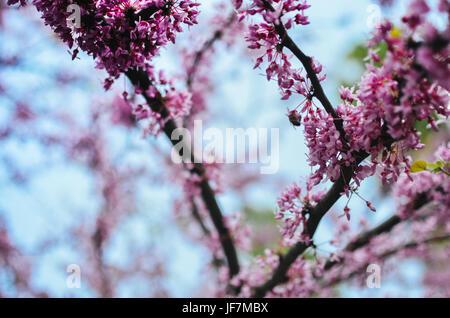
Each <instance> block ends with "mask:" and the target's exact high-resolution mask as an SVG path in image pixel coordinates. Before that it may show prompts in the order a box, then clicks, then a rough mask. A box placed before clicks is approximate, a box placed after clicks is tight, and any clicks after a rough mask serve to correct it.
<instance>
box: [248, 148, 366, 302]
mask: <svg viewBox="0 0 450 318" xmlns="http://www.w3.org/2000/svg"><path fill="white" fill-rule="evenodd" d="M366 156H367V154H365V153H363V154H361V155H360V157H359V158H358V159H357V164H359V163H361V162H362V160H364V159H365V158H366ZM353 173H354V170H353V168H351V167H344V168H343V169H342V176H341V177H340V178H339V179H338V180H337V181H336V182H335V183H334V184H333V186H332V187H331V189H330V190H328V192H327V193H326V195H325V196H324V197H323V199H322V200H320V202H319V203H317V205H316V206H314V207H313V208H312V209H311V211H310V216H309V219H308V220H307V222H306V233H307V234H308V236H309V238H310V239H311V240H312V239H313V237H314V234H315V232H316V229H317V226H318V225H319V223H320V221H321V220H322V218H323V216H324V215H325V214H326V213H327V212H328V210H329V209H330V208H331V207H332V206H333V205H334V204H335V203H336V202H337V200H339V198H340V197H341V196H342V194H343V192H344V190H345V187H346V186H347V185H348V183H349V182H350V180H351V178H352V177H353ZM311 243H312V241H311V242H310V243H303V242H298V243H297V244H295V245H294V246H293V247H292V248H291V249H290V250H289V251H288V253H287V254H285V255H283V256H282V257H281V259H280V263H279V265H278V267H277V268H276V269H275V271H274V272H273V274H272V277H271V278H270V279H269V280H268V281H266V282H265V283H264V284H263V285H261V286H259V287H256V288H255V290H254V293H253V296H254V297H264V296H265V295H266V293H267V292H268V291H270V290H272V289H273V288H274V287H275V286H277V285H278V284H282V283H284V282H286V281H287V276H286V273H287V271H288V270H289V267H290V266H291V265H292V263H294V261H295V260H296V259H297V257H298V256H300V255H301V254H303V252H304V251H305V250H306V249H307V248H308V247H310V246H311Z"/></svg>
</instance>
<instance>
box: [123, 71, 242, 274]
mask: <svg viewBox="0 0 450 318" xmlns="http://www.w3.org/2000/svg"><path fill="white" fill-rule="evenodd" d="M126 76H127V77H128V78H129V79H130V81H131V83H132V84H133V85H134V86H135V87H139V88H141V89H142V90H143V93H142V96H143V97H144V98H145V100H146V101H147V103H148V105H149V106H150V108H151V109H152V111H154V112H156V113H159V114H160V115H161V118H162V120H163V121H164V122H165V124H164V126H163V127H162V130H163V131H164V133H165V135H166V136H167V137H168V138H169V140H170V141H171V143H172V144H173V145H175V144H176V143H177V142H176V141H175V140H172V138H171V137H172V132H173V131H174V130H175V129H177V128H178V127H177V125H176V123H175V121H174V120H173V119H171V118H170V113H169V111H168V109H167V107H166V105H165V103H164V100H163V98H162V97H161V96H160V95H158V96H156V97H155V98H151V97H149V96H148V95H147V93H146V91H147V90H148V88H149V87H150V85H151V82H150V80H149V78H148V76H147V74H146V72H145V71H143V70H129V71H127V72H126ZM191 153H192V152H191ZM192 156H193V154H192ZM192 159H195V158H192ZM192 162H196V161H195V160H192ZM190 171H191V173H195V174H197V175H198V176H200V177H201V182H200V189H201V197H202V199H203V202H204V203H205V206H206V208H207V209H208V212H209V215H210V217H211V219H212V221H213V223H214V226H215V227H216V230H217V232H218V234H219V238H220V243H221V245H222V249H223V251H224V254H225V257H226V259H227V262H228V268H229V275H230V277H233V276H234V275H236V274H237V273H239V261H238V258H237V253H236V248H235V246H234V243H233V240H232V238H231V235H230V232H229V230H228V228H227V227H226V226H225V223H224V220H223V215H222V212H221V210H220V207H219V205H218V203H217V201H216V197H215V193H214V191H213V190H212V188H211V186H210V185H209V182H208V179H207V178H206V176H205V169H204V167H203V165H202V164H201V163H195V164H194V167H193V168H192V169H191V170H190Z"/></svg>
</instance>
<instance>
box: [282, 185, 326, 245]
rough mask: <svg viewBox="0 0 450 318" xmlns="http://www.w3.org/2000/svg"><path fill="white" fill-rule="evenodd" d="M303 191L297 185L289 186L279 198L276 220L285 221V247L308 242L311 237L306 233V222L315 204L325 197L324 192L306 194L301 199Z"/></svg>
mask: <svg viewBox="0 0 450 318" xmlns="http://www.w3.org/2000/svg"><path fill="white" fill-rule="evenodd" d="M301 193H302V189H301V188H300V186H299V185H298V184H297V183H293V184H291V185H290V186H288V187H287V188H286V189H285V190H284V191H283V192H282V193H281V194H280V196H279V197H278V200H277V203H278V208H279V212H277V214H276V216H275V218H276V219H277V220H282V221H283V228H282V231H281V232H282V237H283V242H282V243H283V245H287V246H289V245H292V244H294V243H296V242H298V241H299V240H300V241H303V242H308V241H309V240H310V237H309V236H308V234H307V233H306V231H305V229H306V221H307V217H308V213H309V209H311V208H312V207H313V206H314V204H316V203H317V202H319V201H320V200H321V199H322V197H323V196H324V195H325V192H324V191H316V192H312V193H306V195H305V196H304V197H301Z"/></svg>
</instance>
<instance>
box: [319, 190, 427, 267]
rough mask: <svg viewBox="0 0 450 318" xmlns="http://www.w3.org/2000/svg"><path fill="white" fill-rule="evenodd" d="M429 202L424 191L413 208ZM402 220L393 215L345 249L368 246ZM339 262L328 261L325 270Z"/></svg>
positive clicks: (419, 207)
mask: <svg viewBox="0 0 450 318" xmlns="http://www.w3.org/2000/svg"><path fill="white" fill-rule="evenodd" d="M429 203H430V199H429V198H428V196H427V194H426V193H422V194H420V195H419V196H418V197H417V199H416V200H415V202H414V206H413V210H414V211H417V210H419V209H421V208H423V207H424V206H426V205H428V204H429ZM400 222H402V218H400V217H399V216H398V215H393V216H391V217H390V218H389V219H387V220H386V221H384V222H383V223H381V224H380V225H378V226H376V227H374V228H373V229H370V230H368V231H366V232H363V233H362V234H360V235H359V236H358V237H357V238H356V239H355V240H353V241H352V242H350V243H349V244H348V245H347V246H346V247H345V248H344V251H347V252H353V251H356V250H357V249H359V248H361V247H364V246H366V245H367V244H368V243H370V241H371V240H372V239H373V238H374V237H376V236H378V235H380V234H383V233H388V232H390V231H391V230H392V229H393V228H394V227H395V226H396V225H397V224H399V223H400ZM337 264H339V261H328V262H327V263H326V264H325V267H324V268H325V270H329V269H330V268H332V267H333V266H335V265H337Z"/></svg>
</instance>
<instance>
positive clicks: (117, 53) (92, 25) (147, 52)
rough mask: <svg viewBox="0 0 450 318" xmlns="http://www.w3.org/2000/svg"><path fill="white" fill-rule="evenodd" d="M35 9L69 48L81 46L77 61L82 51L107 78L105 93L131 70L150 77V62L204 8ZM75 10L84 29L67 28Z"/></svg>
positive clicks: (150, 2) (110, 4)
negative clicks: (122, 75)
mask: <svg viewBox="0 0 450 318" xmlns="http://www.w3.org/2000/svg"><path fill="white" fill-rule="evenodd" d="M13 2H14V1H13ZM33 4H34V5H35V6H36V8H37V9H38V11H39V12H41V14H42V18H43V19H44V20H45V22H46V24H48V25H49V26H50V27H51V28H52V29H53V30H54V31H55V32H56V33H57V34H58V36H59V37H60V38H61V39H62V40H63V41H64V42H65V43H66V44H67V45H68V46H69V48H71V49H72V48H73V47H74V46H77V48H75V49H74V50H73V58H75V57H76V55H77V54H78V52H79V50H78V48H79V49H81V50H82V51H85V52H86V53H88V54H90V55H92V56H93V57H94V58H95V60H96V61H97V64H98V67H99V68H100V69H105V70H106V71H107V72H108V74H109V78H108V79H107V80H106V81H105V88H106V89H108V88H109V87H110V86H111V84H112V82H113V80H114V79H116V78H118V77H119V75H120V74H121V73H123V72H126V71H128V70H129V69H136V68H142V69H145V70H147V71H148V72H151V71H152V69H151V68H150V67H149V61H150V60H151V59H152V58H153V57H154V56H156V55H158V53H159V49H160V48H161V47H163V46H165V45H166V44H167V43H168V42H175V39H176V35H177V33H179V32H181V31H183V25H187V26H190V25H193V24H196V23H197V20H196V19H197V16H198V13H199V12H198V10H197V7H198V6H199V4H198V3H196V2H195V1H191V0H182V1H166V0H125V1H124V0H96V1H87V2H86V1H72V0H55V1H46V0H34V1H33ZM72 4H76V5H78V6H79V7H80V9H81V25H80V26H74V27H73V28H71V27H70V26H69V25H68V23H67V20H68V18H69V17H71V14H72V13H71V12H70V10H69V12H67V11H68V6H69V5H72Z"/></svg>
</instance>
